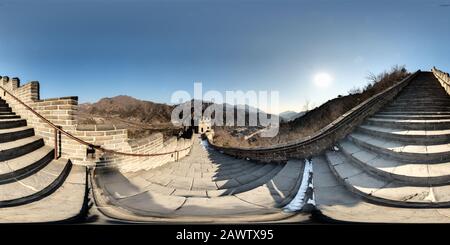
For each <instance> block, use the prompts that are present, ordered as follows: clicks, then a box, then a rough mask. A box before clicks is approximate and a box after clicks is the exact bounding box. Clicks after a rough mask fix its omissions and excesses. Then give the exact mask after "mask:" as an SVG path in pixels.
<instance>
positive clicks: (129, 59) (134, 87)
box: [0, 0, 450, 112]
mask: <svg viewBox="0 0 450 245" xmlns="http://www.w3.org/2000/svg"><path fill="white" fill-rule="evenodd" d="M447 6H450V1H448V0H431V1H428V0H402V1H395V2H394V1H384V0H383V1H356V0H334V1H325V0H315V1H306V0H305V1H289V0H240V1H237V0H213V1H206V0H191V1H181V0H169V1H160V0H153V1H141V0H134V1H125V0H114V1H104V0H94V1H86V0H78V1H75V0H69V1H64V3H62V2H60V1H55V0H44V1H39V2H37V1H28V0H18V1H7V0H3V1H1V0H0V10H1V12H2V21H1V22H0V33H1V35H2V37H1V38H0V57H1V58H0V75H9V76H18V77H20V78H21V80H22V83H25V82H27V81H30V80H38V81H40V82H41V90H42V97H43V98H49V97H60V96H63V95H67V96H69V95H77V96H79V100H80V103H83V102H95V101H97V100H98V99H100V98H103V97H113V96H116V95H121V94H125V95H129V96H133V97H136V98H139V99H143V100H150V101H154V102H162V103H169V102H170V97H171V94H172V92H174V91H176V90H186V91H189V92H191V93H192V91H193V84H194V82H197V81H201V82H202V83H203V89H204V90H218V91H222V92H224V91H226V90H243V91H247V90H256V91H259V90H269V91H270V90H278V91H279V93H280V99H281V100H280V106H281V108H280V111H279V112H282V111H286V110H293V111H300V110H301V109H302V107H303V104H304V103H305V101H310V102H311V103H313V104H315V105H319V104H321V103H323V102H325V101H327V100H329V99H332V98H334V97H336V96H338V95H345V94H347V92H348V91H349V90H350V89H352V88H354V87H361V86H363V85H365V84H366V83H367V80H366V76H367V75H368V73H369V72H372V73H379V72H382V71H383V70H387V69H389V68H390V67H391V66H392V65H395V64H399V65H403V64H404V65H406V68H407V69H408V70H410V71H414V70H416V69H422V70H429V69H430V68H431V67H432V66H433V65H435V66H436V67H438V68H441V69H442V70H444V71H448V70H450V60H449V59H448V54H449V51H450V46H449V45H448V44H449V43H450V28H448V27H449V26H450V7H447Z"/></svg>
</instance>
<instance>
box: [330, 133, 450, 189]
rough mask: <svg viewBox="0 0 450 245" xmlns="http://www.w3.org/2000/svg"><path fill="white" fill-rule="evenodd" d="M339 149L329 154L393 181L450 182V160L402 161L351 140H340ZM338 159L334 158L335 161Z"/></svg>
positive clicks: (415, 184) (419, 183) (424, 183)
mask: <svg viewBox="0 0 450 245" xmlns="http://www.w3.org/2000/svg"><path fill="white" fill-rule="evenodd" d="M339 149H340V151H339V152H328V153H327V154H329V157H330V158H341V159H340V160H341V161H344V160H345V161H347V160H350V161H351V162H352V163H355V164H357V165H358V166H359V167H361V168H362V169H364V171H366V172H369V173H373V174H375V175H377V176H380V177H382V178H385V179H388V180H391V181H394V180H396V181H400V182H403V183H405V184H408V185H412V186H430V185H444V184H450V162H448V161H444V162H440V163H434V164H427V163H407V162H402V161H399V160H395V159H390V158H385V157H383V156H381V155H377V154H375V153H373V152H371V151H368V150H366V149H364V148H362V147H359V146H358V145H355V144H354V143H353V142H351V141H349V140H343V141H341V142H339ZM342 155H344V156H345V157H343V156H342ZM338 160H339V159H333V161H335V162H336V161H338Z"/></svg>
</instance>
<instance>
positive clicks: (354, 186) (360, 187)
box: [326, 154, 450, 208]
mask: <svg viewBox="0 0 450 245" xmlns="http://www.w3.org/2000/svg"><path fill="white" fill-rule="evenodd" d="M341 156H342V157H340V158H333V157H329V154H326V157H327V161H328V163H329V165H330V169H331V171H332V172H333V173H334V175H335V176H336V178H337V179H338V180H339V181H340V182H341V183H343V184H344V185H345V186H346V188H347V189H348V190H350V191H351V192H353V193H355V194H357V195H359V196H361V197H362V198H364V199H366V200H369V201H371V202H374V203H377V204H380V205H386V206H395V207H411V208H430V207H448V206H450V195H449V194H450V186H449V185H443V186H435V187H422V186H410V185H407V184H404V183H402V182H399V181H390V180H387V179H384V178H382V177H379V176H375V175H372V174H369V173H367V172H366V171H364V169H362V168H361V167H359V166H358V165H356V164H353V163H352V162H351V160H349V159H347V158H345V156H344V155H342V154H341ZM337 159H343V160H342V161H337Z"/></svg>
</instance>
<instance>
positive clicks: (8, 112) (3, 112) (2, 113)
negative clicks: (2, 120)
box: [0, 111, 16, 115]
mask: <svg viewBox="0 0 450 245" xmlns="http://www.w3.org/2000/svg"><path fill="white" fill-rule="evenodd" d="M0 115H16V113H15V112H13V111H0Z"/></svg>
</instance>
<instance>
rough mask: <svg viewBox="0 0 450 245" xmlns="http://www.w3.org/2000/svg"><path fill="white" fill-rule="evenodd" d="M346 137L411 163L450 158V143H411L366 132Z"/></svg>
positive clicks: (359, 144) (377, 152) (372, 149)
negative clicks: (374, 135)
mask: <svg viewBox="0 0 450 245" xmlns="http://www.w3.org/2000/svg"><path fill="white" fill-rule="evenodd" d="M348 139H349V140H351V141H352V142H353V143H355V144H356V145H358V146H360V147H362V148H365V149H367V150H369V151H372V152H374V153H376V154H380V155H383V156H385V157H390V158H394V159H397V160H401V161H404V162H411V163H435V162H440V161H446V160H450V145H449V144H439V145H412V144H410V143H405V142H400V141H390V140H387V139H382V138H378V137H373V136H370V135H366V134H359V133H351V134H349V135H348Z"/></svg>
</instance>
